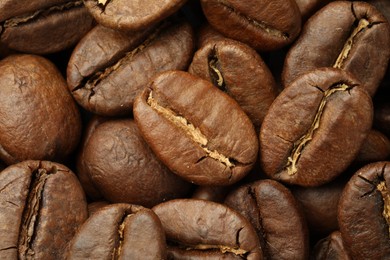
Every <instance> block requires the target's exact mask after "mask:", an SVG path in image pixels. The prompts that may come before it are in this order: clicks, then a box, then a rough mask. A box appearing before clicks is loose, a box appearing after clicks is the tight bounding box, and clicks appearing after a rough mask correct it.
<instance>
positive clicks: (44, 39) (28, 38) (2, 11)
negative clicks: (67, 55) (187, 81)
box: [0, 0, 93, 54]
mask: <svg viewBox="0 0 390 260" xmlns="http://www.w3.org/2000/svg"><path fill="white" fill-rule="evenodd" d="M92 26H93V18H92V16H91V15H89V13H88V11H87V9H86V8H85V7H84V4H83V1H82V0H54V1H45V0H34V1H32V2H31V1H28V0H5V1H1V3H0V42H1V43H3V44H5V45H7V46H8V47H9V48H11V49H15V50H18V51H21V52H28V53H36V54H46V53H53V52H58V51H61V50H64V49H66V48H69V47H70V46H72V45H74V44H76V43H77V42H78V41H79V40H80V39H81V38H82V37H83V36H84V34H86V33H87V32H88V31H89V30H90V29H91V28H92Z"/></svg>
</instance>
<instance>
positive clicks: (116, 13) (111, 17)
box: [84, 0, 186, 31]
mask: <svg viewBox="0 0 390 260" xmlns="http://www.w3.org/2000/svg"><path fill="white" fill-rule="evenodd" d="M185 2H186V0H160V1H155V0H143V1H132V0H115V1H113V0H84V3H85V6H86V7H87V8H88V11H89V12H90V13H91V14H92V15H93V17H94V18H95V19H96V21H97V22H98V23H99V24H101V25H103V26H105V27H108V28H112V29H115V30H119V31H141V30H144V29H146V28H148V27H150V26H153V25H156V24H157V23H158V22H160V21H162V20H163V19H165V18H167V17H168V16H170V15H172V14H174V13H175V12H176V11H177V10H179V8H180V7H182V6H183V5H184V3H185Z"/></svg>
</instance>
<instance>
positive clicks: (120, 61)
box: [67, 22, 194, 116]
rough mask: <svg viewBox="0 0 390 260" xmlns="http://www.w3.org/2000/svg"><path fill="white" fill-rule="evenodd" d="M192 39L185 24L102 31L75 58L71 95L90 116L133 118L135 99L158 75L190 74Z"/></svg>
mask: <svg viewBox="0 0 390 260" xmlns="http://www.w3.org/2000/svg"><path fill="white" fill-rule="evenodd" d="M145 37H146V38H145ZM193 37H194V36H193V32H192V29H191V27H190V25H189V24H187V23H181V22H180V23H176V24H173V23H172V24H169V22H168V23H164V24H163V25H161V26H159V27H157V29H154V30H152V31H151V32H150V31H149V34H147V32H146V31H143V32H140V33H134V34H131V35H124V34H121V33H119V32H115V31H113V30H111V29H107V28H103V27H99V26H98V27H96V28H95V29H93V30H92V31H91V32H90V33H89V34H88V35H86V36H85V38H84V39H83V40H82V41H81V42H80V43H79V44H78V45H77V46H76V48H75V50H74V51H73V53H72V57H71V58H70V60H69V64H68V69H67V72H68V78H67V79H68V86H69V89H70V90H71V91H72V94H73V96H74V98H75V99H76V101H77V102H78V103H79V104H80V105H81V106H82V107H83V108H85V109H86V110H88V111H90V112H92V113H95V114H99V115H103V116H119V115H129V114H131V112H132V109H133V102H134V99H135V97H136V96H137V95H138V94H139V93H140V92H142V90H143V89H144V87H145V85H146V84H147V82H148V81H149V80H150V79H151V78H152V77H153V76H154V75H155V74H157V73H159V72H162V71H166V70H175V69H177V70H183V69H186V68H187V66H188V65H189V63H190V59H191V55H192V53H193V48H194V39H193Z"/></svg>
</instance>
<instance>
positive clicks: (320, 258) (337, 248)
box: [311, 231, 352, 260]
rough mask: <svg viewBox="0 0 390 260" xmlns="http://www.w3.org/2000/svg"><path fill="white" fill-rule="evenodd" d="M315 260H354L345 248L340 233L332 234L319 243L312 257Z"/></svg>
mask: <svg viewBox="0 0 390 260" xmlns="http://www.w3.org/2000/svg"><path fill="white" fill-rule="evenodd" d="M311 259H313V260H334V259H338V260H352V258H351V257H350V256H349V253H348V250H347V249H346V248H345V246H344V242H343V239H342V238H341V233H340V231H334V232H332V233H331V234H330V235H329V236H328V237H326V238H324V239H321V240H320V241H318V242H317V244H316V245H315V247H314V249H313V254H312V256H311Z"/></svg>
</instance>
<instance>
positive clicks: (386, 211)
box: [376, 181, 390, 236]
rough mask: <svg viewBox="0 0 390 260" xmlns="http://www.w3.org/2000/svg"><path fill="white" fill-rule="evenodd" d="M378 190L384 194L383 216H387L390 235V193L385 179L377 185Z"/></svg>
mask: <svg viewBox="0 0 390 260" xmlns="http://www.w3.org/2000/svg"><path fill="white" fill-rule="evenodd" d="M376 188H377V190H378V191H380V193H381V194H382V199H383V204H384V206H383V212H382V216H383V217H384V218H385V220H386V223H387V225H388V228H389V236H390V194H389V191H388V189H387V186H386V182H385V181H381V182H380V183H379V184H378V185H377V186H376Z"/></svg>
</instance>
